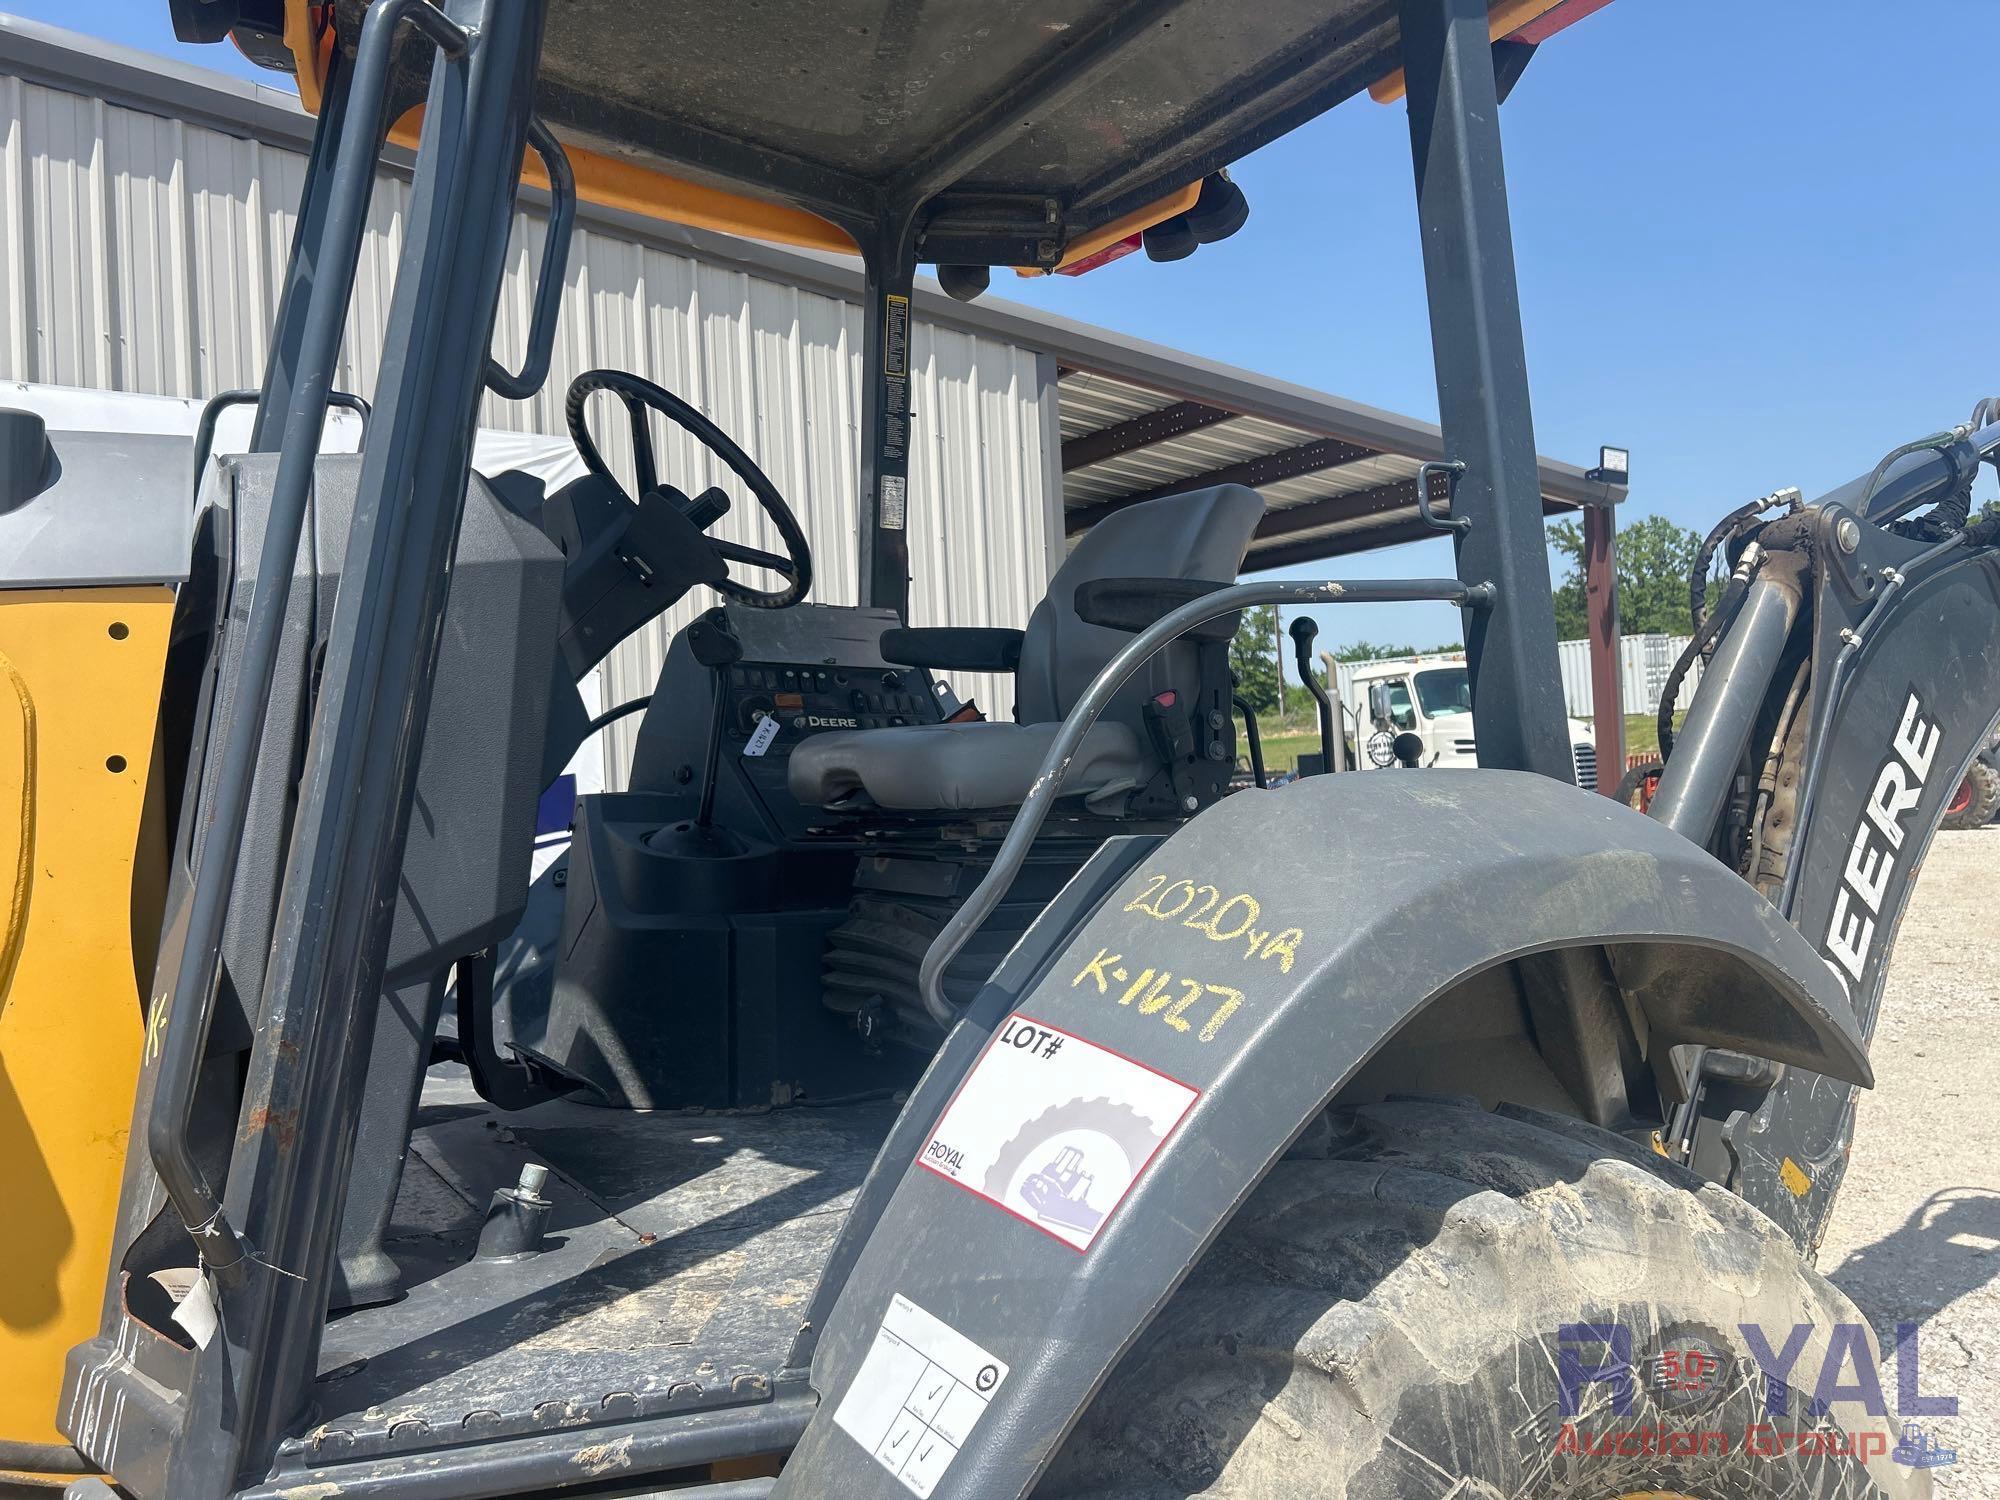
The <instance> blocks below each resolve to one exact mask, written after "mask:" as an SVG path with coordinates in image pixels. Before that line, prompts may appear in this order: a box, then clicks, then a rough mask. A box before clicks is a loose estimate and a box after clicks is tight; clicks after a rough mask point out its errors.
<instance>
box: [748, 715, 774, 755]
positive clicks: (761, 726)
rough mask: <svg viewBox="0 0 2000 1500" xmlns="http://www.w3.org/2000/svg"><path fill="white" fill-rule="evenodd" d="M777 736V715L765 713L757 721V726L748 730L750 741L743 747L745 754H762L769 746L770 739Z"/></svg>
mask: <svg viewBox="0 0 2000 1500" xmlns="http://www.w3.org/2000/svg"><path fill="white" fill-rule="evenodd" d="M777 737H778V716H777V715H776V714H765V715H764V717H763V718H761V719H759V720H758V721H757V727H756V728H755V729H753V730H751V731H750V743H749V744H747V745H745V746H744V747H743V753H744V754H745V755H762V754H763V753H764V752H765V751H766V750H768V749H770V748H771V741H772V740H775V739H776V738H777Z"/></svg>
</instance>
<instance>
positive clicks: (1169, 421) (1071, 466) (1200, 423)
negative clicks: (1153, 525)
mask: <svg viewBox="0 0 2000 1500" xmlns="http://www.w3.org/2000/svg"><path fill="white" fill-rule="evenodd" d="M1234 415H1235V413H1234V412H1227V411H1224V410H1223V409H1222V408H1221V407H1219V406H1209V405H1207V404H1206V403H1204V402H1201V401H1176V402H1175V403H1174V404H1173V405H1172V406H1163V407H1161V408H1160V409H1159V410H1158V411H1149V412H1142V413H1140V414H1139V415H1138V416H1136V417H1132V418H1130V419H1128V420H1126V421H1123V422H1117V423H1113V424H1112V425H1111V426H1109V427H1101V428H1099V429H1098V430H1097V431H1096V432H1086V433H1083V434H1081V435H1080V436H1078V437H1073V438H1071V439H1070V440H1069V441H1068V442H1066V443H1064V444H1063V445H1062V469H1063V473H1065V474H1068V473H1070V472H1071V471H1072V470H1075V469H1084V468H1088V467H1089V466H1090V465H1092V464H1101V463H1103V462H1104V461H1105V460H1106V459H1107V458H1118V457H1120V456H1122V455H1124V454H1127V453H1137V452H1138V451H1139V450H1140V449H1142V448H1150V447H1152V446H1153V444H1155V443H1164V442H1166V441H1167V440H1168V439H1169V438H1177V437H1179V436H1180V435H1181V434H1182V433H1186V432H1199V431H1201V429H1202V428H1204V427H1213V426H1214V425H1215V424H1216V423H1217V422H1227V421H1228V420H1229V419H1230V418H1231V417H1232V416H1234Z"/></svg>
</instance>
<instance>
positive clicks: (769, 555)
mask: <svg viewBox="0 0 2000 1500" xmlns="http://www.w3.org/2000/svg"><path fill="white" fill-rule="evenodd" d="M598 391H609V392H611V394H612V395H614V396H616V397H617V398H618V399H619V400H620V401H622V402H624V403H625V412H626V416H627V417H628V419H629V420H630V422H631V425H632V459H633V463H634V466H635V467H636V469H637V471H638V478H639V494H640V495H645V494H648V493H650V492H652V491H653V490H656V489H658V488H659V485H660V479H659V467H658V464H657V463H656V461H655V457H654V453H653V435H652V431H651V429H650V428H649V427H648V425H647V422H646V413H647V411H648V410H649V409H650V410H652V411H656V412H658V413H659V414H660V415H661V416H663V417H665V418H666V419H667V420H668V421H670V422H673V423H675V424H676V425H677V426H679V427H681V428H683V429H684V430H685V431H687V432H689V433H691V434H692V435H693V436H694V438H695V439H696V441H698V442H700V443H701V444H702V446H703V447H705V448H707V449H708V450H709V452H711V453H713V454H714V455H715V456H716V457H717V458H719V459H721V460H722V461H723V462H724V463H725V464H727V465H728V466H729V468H730V471H731V472H732V473H734V474H735V475H736V477H737V478H738V479H741V480H742V481H743V483H744V484H746V485H747V486H749V489H750V493H751V494H753V495H755V496H756V497H757V503H758V504H759V505H761V506H762V507H763V508H764V514H765V515H767V516H769V517H770V518H771V524H772V525H773V526H775V527H777V528H778V535H779V537H780V538H782V539H783V541H784V544H785V551H786V552H787V553H788V554H789V556H783V557H781V556H779V555H778V554H777V553H775V552H765V551H763V550H762V549H761V548H757V547H745V546H743V545H741V544H740V543H737V542H725V541H723V540H721V539H720V538H717V537H709V538H707V539H706V540H707V542H708V545H709V546H711V547H713V548H714V549H715V552H716V555H717V556H719V557H723V558H726V559H727V560H728V561H730V562H732V563H737V564H740V565H741V566H743V567H746V568H768V569H769V570H770V571H771V572H773V573H776V574H778V576H779V577H781V578H783V579H784V580H785V586H784V587H783V588H779V589H753V588H749V587H747V586H745V585H744V584H740V583H736V582H733V581H731V580H728V579H725V580H723V581H722V582H721V583H718V584H716V585H715V589H716V592H717V593H719V594H721V595H722V596H723V597H724V598H727V599H733V600H735V601H736V602H737V603H738V604H742V605H747V606H748V607H749V608H751V609H784V608H786V607H787V606H789V605H793V604H797V603H798V602H799V601H800V600H801V599H803V598H805V596H806V590H808V589H810V588H811V587H812V548H811V547H810V546H808V545H807V543H806V534H805V532H804V531H802V530H801V529H800V528H799V522H798V517H796V516H794V515H793V514H792V508H791V507H790V506H789V505H787V504H786V503H785V497H784V496H783V495H781V494H779V493H778V487H777V486H776V485H775V484H773V483H771V480H770V478H769V476H767V475H766V474H765V473H764V471H763V470H762V469H760V468H758V467H757V465H756V464H755V463H753V462H752V461H751V459H750V455H749V454H747V453H745V452H744V451H743V450H742V449H741V448H739V447H737V446H736V443H735V441H734V440H733V439H732V438H731V437H730V436H729V434H728V433H726V432H724V431H723V430H722V429H721V428H720V427H717V426H716V425H715V424H714V423H713V422H711V421H709V419H708V418H707V417H705V416H703V415H702V414H701V413H700V412H698V411H696V410H695V409H694V408H693V407H692V406H690V405H688V403H687V402H685V401H683V400H681V398H680V397H679V396H676V395H675V394H674V393H673V392H672V391H670V390H667V389H665V388H664V387H661V386H657V385H655V384H653V382H652V381H650V380H644V379H641V378H640V377H639V376H637V375H630V374H627V373H626V372H625V371H623V370H586V371H585V372H584V373H583V374H581V375H579V376H577V377H576V379H575V380H574V381H573V382H571V384H570V388H569V400H568V402H567V404H566V406H565V415H566V417H567V418H568V421H569V435H570V440H571V441H572V442H574V443H575V444H576V451H577V453H578V454H579V455H580V456H581V457H582V459H583V464H584V467H585V468H587V469H589V470H590V472H591V473H593V474H595V475H596V476H597V477H598V478H599V479H601V480H603V481H604V482H605V483H606V484H608V485H610V486H611V487H612V488H613V489H614V490H616V491H618V493H619V494H621V495H623V496H624V497H625V498H626V499H627V500H628V501H631V502H632V503H633V504H635V505H636V504H637V503H638V498H637V496H634V495H633V494H632V493H631V492H630V491H628V490H627V489H626V488H625V486H624V485H623V484H621V483H619V481H618V477H617V476H616V475H615V474H613V473H612V472H611V466H610V465H609V464H607V463H606V462H605V461H604V455H603V454H601V453H599V452H598V451H597V444H596V442H595V441H594V440H593V439H592V438H591V436H590V424H589V423H588V422H587V421H586V420H585V415H584V413H585V409H586V408H587V406H588V405H589V402H590V398H591V396H592V395H594V394H595V393H596V392H598Z"/></svg>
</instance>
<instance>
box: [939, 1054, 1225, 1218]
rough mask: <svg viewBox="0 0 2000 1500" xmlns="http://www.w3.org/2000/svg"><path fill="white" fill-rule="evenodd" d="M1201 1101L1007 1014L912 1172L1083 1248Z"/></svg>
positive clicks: (1174, 1083) (1192, 1092)
mask: <svg viewBox="0 0 2000 1500" xmlns="http://www.w3.org/2000/svg"><path fill="white" fill-rule="evenodd" d="M1200 1097H1201V1091H1200V1090H1198V1089H1194V1088H1190V1087H1189V1086H1188V1085H1187V1084H1185V1083H1182V1082H1180V1080H1178V1079H1175V1078H1169V1077H1168V1076H1167V1075H1166V1074H1164V1073H1161V1072H1158V1071H1156V1070H1154V1069H1152V1068H1149V1067H1147V1066H1146V1065H1145V1064H1144V1063H1138V1062H1134V1061H1132V1059H1131V1058H1129V1057H1124V1056H1121V1055H1120V1054H1119V1053H1116V1052H1112V1051H1109V1050H1108V1049H1106V1048H1104V1047H1100V1046H1098V1045H1097V1044H1096V1043H1095V1042H1088V1041H1085V1040H1084V1039H1083V1038H1082V1037H1080V1036H1075V1035H1072V1034H1071V1033H1070V1032H1067V1031H1064V1030H1062V1029H1061V1028H1060V1027H1055V1026H1050V1025H1048V1024H1047V1023H1045V1022H1041V1021H1036V1020H1033V1019H1031V1018H1029V1017H1027V1016H1021V1015H1016V1016H1010V1017H1009V1018H1008V1019H1007V1021H1006V1022H1005V1023H1004V1024H1003V1025H1002V1026H1001V1028H1000V1030H999V1033H998V1034H997V1035H996V1036H995V1037H994V1038H993V1040H992V1041H991V1042H989V1043H987V1046H986V1051H985V1052H984V1053H983V1054H982V1055H981V1056H980V1059H979V1061H978V1062H977V1063H976V1064H975V1065H974V1066H973V1069H972V1072H971V1073H970V1074H968V1075H967V1077H966V1080H965V1082H964V1083H963V1084H962V1085H960V1087H959V1090H958V1093H957V1094H955V1095H954V1096H953V1097H952V1101H951V1103H949V1104H947V1105H946V1106H945V1108H944V1113H943V1114H942V1115H941V1116H939V1118H938V1122H937V1127H936V1129H935V1130H934V1131H933V1132H932V1135H931V1138H930V1141H929V1143H928V1144H926V1145H925V1147H924V1149H923V1151H922V1153H921V1154H920V1155H919V1156H918V1158H917V1164H918V1165H919V1166H921V1167H923V1168H924V1169H925V1170H927V1171H930V1172H935V1173H936V1174H937V1175H938V1176H940V1177H943V1178H946V1179H948V1180H949V1181H952V1182H955V1183H957V1184H958V1185H959V1186H960V1187H962V1188H965V1189H967V1190H968V1191H970V1192H974V1193H977V1194H978V1195H979V1196H980V1197H982V1198H984V1199H986V1200H987V1201H988V1202H991V1203H993V1204H995V1205H996V1206H998V1207H999V1208H1001V1209H1003V1210H1005V1211H1006V1212H1007V1213H1010V1214H1012V1215H1013V1216H1014V1217H1015V1218H1017V1219H1020V1220H1021V1221H1022V1222H1023V1223H1026V1224H1029V1225H1032V1226H1033V1227H1034V1228H1036V1229H1039V1230H1041V1231H1042V1232H1043V1233H1044V1234H1047V1235H1051V1236H1053V1237H1054V1238H1056V1239H1059V1240H1061V1241H1062V1242H1063V1243H1064V1244H1066V1245H1069V1246H1071V1247H1072V1248H1074V1249H1077V1250H1088V1249H1089V1248H1090V1245H1091V1241H1093V1240H1095V1239H1096V1238H1097V1236H1098V1234H1099V1232H1100V1231H1101V1230H1102V1229H1103V1228H1104V1225H1105V1222H1106V1221H1107V1220H1108V1219H1109V1218H1110V1217H1111V1215H1112V1212H1113V1211H1114V1210H1115V1209H1116V1208H1117V1207H1118V1205H1119V1204H1120V1203H1121V1202H1122V1201H1124V1198H1125V1195H1126V1194H1127V1193H1129V1192H1131V1190H1132V1185H1133V1184H1134V1183H1135V1182H1137V1181H1138V1180H1139V1178H1140V1176H1141V1175H1142V1174H1143V1173H1144V1172H1145V1170H1146V1167H1147V1165H1148V1164H1149V1163H1150V1162H1151V1161H1152V1159H1153V1157H1154V1155H1155V1154H1156V1153H1157V1152H1158V1151H1159V1149H1160V1147H1161V1146H1162V1145H1164V1144H1165V1143H1166V1139H1167V1137H1168V1136H1169V1135H1171V1134H1172V1133H1173V1131H1174V1128H1175V1127H1176V1126H1178V1125H1179V1124H1180V1122H1181V1117H1182V1116H1183V1115H1185V1114H1186V1113H1187V1112H1188V1109H1189V1108H1190V1107H1191V1106H1192V1105H1193V1104H1194V1101H1195V1100H1196V1099H1198V1098H1200Z"/></svg>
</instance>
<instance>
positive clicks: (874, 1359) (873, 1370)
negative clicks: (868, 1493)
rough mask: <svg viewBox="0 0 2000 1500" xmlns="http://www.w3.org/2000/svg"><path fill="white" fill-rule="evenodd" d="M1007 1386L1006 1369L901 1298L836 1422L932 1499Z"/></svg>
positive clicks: (916, 1492)
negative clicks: (975, 1429) (989, 1405)
mask: <svg viewBox="0 0 2000 1500" xmlns="http://www.w3.org/2000/svg"><path fill="white" fill-rule="evenodd" d="M1006 1378H1007V1365H1006V1363H1005V1362H1004V1361H1001V1360H997V1359H995V1358H994V1357H993V1356H992V1355H990V1354H988V1353H987V1352H986V1351H985V1350H984V1349H982V1348H980V1347H979V1345H977V1344H975V1343H973V1342H972V1340H971V1339H969V1338H967V1337H966V1336H965V1335H964V1334H962V1333H960V1332H959V1331H958V1330H957V1329H956V1328H953V1327H952V1326H951V1325H950V1324H948V1323H946V1322H944V1321H943V1320H942V1319H940V1318H934V1317H932V1316H931V1315H930V1314H929V1313H927V1312H925V1311H924V1310H923V1309H922V1308H921V1307H919V1306H917V1304H916V1303H914V1302H912V1301H910V1299H909V1298H907V1297H904V1296H901V1295H897V1296H894V1297H891V1298H890V1299H889V1310H888V1311H887V1312H886V1313H884V1314H883V1315H882V1326H881V1327H880V1328H878V1329H876V1331H875V1342H874V1343H873V1344H871V1345H869V1347H868V1357H867V1358H866V1359H864V1360H862V1362H861V1368H860V1369H859V1370H857V1371H855V1374H854V1379H853V1381H852V1382H851V1383H850V1384H849V1385H848V1387H847V1394H846V1395H844V1396H842V1397H841V1398H840V1406H839V1408H838V1409H837V1410H836V1411H835V1412H834V1414H833V1422H834V1425H835V1426H836V1427H838V1428H840V1429H841V1430H842V1431H843V1432H845V1433H846V1434H847V1435H848V1436H849V1437H851V1438H853V1439H854V1441H855V1442H857V1443H859V1444H860V1445H861V1446H862V1447H864V1448H866V1449H867V1450H868V1451H869V1453H871V1454H873V1455H874V1458H875V1461H876V1462H877V1463H879V1464H880V1465H881V1466H882V1467H883V1468H885V1469H887V1470H888V1471H889V1472H890V1473H891V1474H893V1475H895V1477H896V1478H897V1479H898V1480H899V1481H900V1482H901V1483H902V1486H903V1488H904V1489H906V1490H908V1491H909V1492H910V1493H911V1494H913V1495H918V1496H925V1495H929V1494H930V1492H931V1491H932V1490H934V1489H936V1488H937V1485H938V1481H939V1480H941V1479H943V1478H944V1471H945V1470H946V1469H948V1468H949V1467H950V1466H951V1461H952V1460H953V1459H954V1458H956V1457H958V1450H959V1449H961V1448H963V1447H964V1446H965V1445H966V1443H967V1442H968V1441H970V1439H971V1437H972V1430H973V1428H975V1427H977V1426H978V1425H979V1419H980V1418H981V1417H983V1416H985V1415H986V1407H987V1405H988V1403H989V1402H991V1401H992V1399H993V1395H994V1392H996V1391H998V1390H999V1389H1000V1383H1001V1382H1002V1381H1004V1380H1005V1379H1006Z"/></svg>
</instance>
